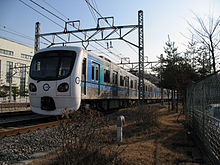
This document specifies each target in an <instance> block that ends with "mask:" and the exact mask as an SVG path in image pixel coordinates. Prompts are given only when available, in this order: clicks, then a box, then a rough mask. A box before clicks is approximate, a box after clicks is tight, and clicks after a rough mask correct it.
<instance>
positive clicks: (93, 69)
mask: <svg viewBox="0 0 220 165" xmlns="http://www.w3.org/2000/svg"><path fill="white" fill-rule="evenodd" d="M94 73H95V67H94V65H92V72H91V74H92V80H94V79H95V75H94Z"/></svg>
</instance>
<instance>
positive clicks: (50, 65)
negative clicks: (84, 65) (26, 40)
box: [30, 50, 76, 80]
mask: <svg viewBox="0 0 220 165" xmlns="http://www.w3.org/2000/svg"><path fill="white" fill-rule="evenodd" d="M75 59H76V52H74V51H66V50H59V51H58V50H56V51H47V52H41V53H37V54H35V56H34V58H33V60H32V62H31V67H30V77H31V78H33V79H35V80H58V79H63V78H66V77H68V76H69V75H70V74H71V71H72V68H73V65H74V62H75Z"/></svg>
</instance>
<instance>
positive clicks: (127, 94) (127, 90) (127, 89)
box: [125, 76, 129, 96]
mask: <svg viewBox="0 0 220 165" xmlns="http://www.w3.org/2000/svg"><path fill="white" fill-rule="evenodd" d="M125 88H126V96H129V77H128V76H126V77H125Z"/></svg>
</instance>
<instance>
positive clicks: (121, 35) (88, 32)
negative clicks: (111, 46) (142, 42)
mask: <svg viewBox="0 0 220 165" xmlns="http://www.w3.org/2000/svg"><path fill="white" fill-rule="evenodd" d="M138 28H139V25H125V26H112V27H97V28H91V29H77V30H71V31H68V30H67V29H65V30H64V31H63V32H52V33H44V34H39V35H38V36H39V37H41V38H43V39H44V40H46V41H47V42H49V43H50V44H51V45H60V44H72V43H82V42H83V43H84V42H93V41H94V42H96V41H103V40H123V41H125V42H127V43H129V44H131V45H133V46H135V47H137V48H139V46H138V45H136V44H134V43H132V42H130V41H128V40H126V39H125V37H126V36H128V34H130V33H132V32H133V31H135V30H136V29H138ZM125 30H126V31H125ZM78 33H84V34H83V35H84V38H81V37H79V36H77V34H78ZM70 34H72V35H73V36H75V37H76V39H74V40H73V39H72V40H71V39H70V36H68V39H64V38H63V37H64V36H65V35H70ZM49 36H53V41H50V40H49V39H48V37H49ZM55 37H56V38H57V39H58V41H56V42H55ZM49 47H50V46H49Z"/></svg>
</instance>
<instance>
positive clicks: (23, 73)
mask: <svg viewBox="0 0 220 165" xmlns="http://www.w3.org/2000/svg"><path fill="white" fill-rule="evenodd" d="M20 67H21V68H20V92H21V95H23V96H24V94H25V81H26V65H25V64H21V65H20Z"/></svg>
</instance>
